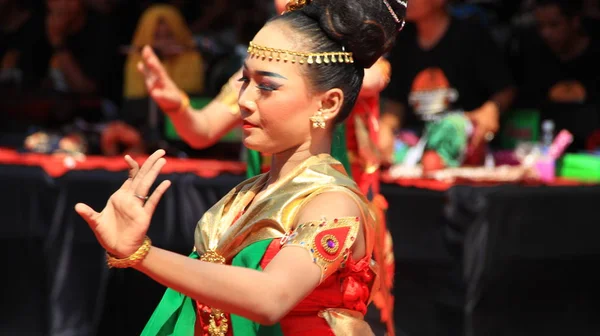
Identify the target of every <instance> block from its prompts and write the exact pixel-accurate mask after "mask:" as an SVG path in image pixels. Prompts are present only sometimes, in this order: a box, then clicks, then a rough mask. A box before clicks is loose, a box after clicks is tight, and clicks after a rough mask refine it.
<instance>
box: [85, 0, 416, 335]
mask: <svg viewBox="0 0 600 336" xmlns="http://www.w3.org/2000/svg"><path fill="white" fill-rule="evenodd" d="M405 10H406V7H405V3H404V2H403V1H388V0H381V1H373V0H356V1H352V2H348V1H346V0H314V1H312V2H310V3H309V4H306V5H304V6H302V4H297V3H296V4H294V6H290V12H288V13H286V14H284V15H282V16H279V17H277V18H275V19H274V20H272V21H270V22H269V23H268V24H267V25H265V27H263V29H261V31H260V32H259V33H258V34H257V35H256V37H255V38H254V40H253V42H252V43H251V45H250V47H249V56H248V58H247V59H246V62H245V65H244V69H243V76H242V81H243V86H242V89H241V92H240V95H239V106H240V108H241V110H240V112H241V116H242V119H243V125H244V126H243V128H244V138H243V142H244V144H245V145H246V146H247V147H248V148H250V149H253V150H258V151H260V152H261V153H265V154H271V155H272V162H271V170H270V171H269V172H268V173H266V174H262V175H259V176H257V177H254V178H251V179H249V180H247V181H245V182H243V183H241V184H240V185H238V186H237V187H236V188H234V189H233V190H232V191H231V192H230V193H229V194H228V195H226V196H225V197H224V198H223V199H221V200H220V201H219V202H218V203H217V204H216V205H215V206H214V207H213V208H211V209H210V210H209V211H208V212H207V213H206V214H205V215H204V216H203V217H202V219H201V220H200V222H199V224H198V227H197V230H196V243H195V251H194V253H192V255H191V258H186V257H184V256H180V255H177V254H174V253H171V252H168V251H165V250H162V249H159V248H156V247H152V246H151V241H150V239H149V238H147V237H146V236H145V235H146V232H147V229H148V226H149V223H150V219H151V216H152V213H153V211H154V209H155V207H156V205H157V203H158V201H159V200H160V197H161V196H162V194H163V193H164V192H165V191H166V190H167V188H168V187H169V182H168V181H164V182H162V183H161V184H159V186H158V187H157V189H156V190H155V191H154V192H153V193H152V194H151V195H150V196H146V195H148V193H149V191H150V187H151V186H152V184H153V183H154V181H155V179H156V177H157V175H158V174H159V173H160V170H161V168H162V167H163V166H164V164H165V160H164V158H162V156H163V155H164V151H162V150H161V151H157V152H156V153H154V154H153V155H151V156H150V158H149V159H148V160H147V161H146V162H145V163H144V165H143V166H142V167H141V168H139V167H138V165H137V164H136V163H135V162H134V161H133V160H131V158H129V157H126V160H127V162H128V163H129V165H130V166H131V172H130V178H129V179H128V180H127V181H126V182H125V183H124V184H123V186H122V187H121V188H120V189H119V190H118V191H117V192H115V193H114V194H113V195H112V196H111V198H110V199H109V201H108V203H107V205H106V207H105V208H104V210H103V211H102V212H101V213H97V212H95V211H94V210H92V209H91V208H89V207H88V206H86V205H84V204H78V205H77V206H76V210H77V212H78V213H79V214H80V215H81V216H82V217H83V218H84V219H85V220H86V221H87V222H88V223H89V225H90V227H91V228H92V230H93V231H94V233H95V235H96V237H97V238H98V241H99V242H100V244H101V245H102V246H103V247H104V248H105V249H106V250H107V253H108V255H107V257H108V263H109V265H110V266H112V267H133V268H135V269H137V270H139V271H141V272H143V273H145V274H147V275H148V276H150V277H152V278H153V279H155V280H156V281H158V282H160V283H162V284H164V285H165V286H167V287H169V288H170V289H168V290H167V293H166V294H165V297H164V298H163V300H162V301H161V303H160V304H159V307H158V308H157V310H156V311H155V313H154V314H153V316H152V318H151V319H150V321H149V323H148V325H147V326H146V328H145V330H144V332H143V335H172V334H175V335H191V334H195V335H236V334H237V335H368V334H370V333H371V331H370V328H369V326H368V324H366V323H365V322H364V320H363V316H364V314H365V312H366V307H367V304H368V303H369V301H370V300H371V296H372V294H373V292H374V287H373V286H375V285H376V284H377V283H378V281H377V279H376V265H374V264H373V263H372V257H373V245H374V241H375V234H374V229H375V227H374V225H375V224H374V221H375V218H374V214H373V212H372V211H371V209H370V207H369V205H368V201H367V200H366V199H365V198H364V196H362V193H361V192H360V191H359V190H358V188H357V187H356V184H355V183H354V182H353V181H352V180H351V179H350V178H349V177H348V176H347V175H346V174H345V170H344V169H343V168H342V167H341V164H340V163H339V162H338V161H336V160H335V159H333V158H332V157H331V156H330V155H329V152H330V148H331V135H332V132H333V128H334V127H335V124H336V123H338V122H342V121H343V120H344V119H345V118H346V117H347V116H348V115H349V114H350V112H351V109H352V107H353V106H354V103H355V101H356V98H357V96H358V93H359V91H360V87H361V84H362V79H363V75H364V70H363V69H364V68H367V67H370V66H371V65H372V64H374V63H375V62H376V61H377V59H378V58H379V57H380V56H381V55H382V54H383V53H385V52H386V51H387V50H388V49H389V47H390V46H391V44H392V43H393V41H394V38H395V36H396V34H397V32H398V31H399V29H400V28H401V26H402V20H403V18H404V14H405ZM195 259H199V260H195ZM180 293H181V294H180Z"/></svg>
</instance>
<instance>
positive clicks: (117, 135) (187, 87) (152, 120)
mask: <svg viewBox="0 0 600 336" xmlns="http://www.w3.org/2000/svg"><path fill="white" fill-rule="evenodd" d="M145 46H151V47H152V49H153V50H154V52H155V53H156V55H157V56H158V57H159V59H160V61H161V63H162V65H163V67H164V71H166V73H167V74H168V76H169V77H170V78H171V79H172V80H173V82H174V83H175V85H177V87H178V88H179V90H182V91H183V92H185V93H186V94H188V95H200V94H201V93H202V91H203V87H204V69H203V60H202V55H200V53H199V52H198V51H197V50H196V49H195V44H194V40H193V38H192V32H191V31H190V29H189V27H188V26H187V24H186V22H185V19H184V17H183V16H182V15H181V12H180V11H179V10H178V9H177V8H176V7H174V6H172V5H153V6H151V7H149V8H148V9H147V10H146V11H144V13H143V14H142V17H141V18H140V20H139V22H138V26H137V29H136V31H135V34H134V36H133V41H132V43H131V51H130V53H129V55H128V57H127V61H126V63H125V78H124V88H123V98H124V101H123V109H122V113H121V114H122V117H123V119H124V121H125V122H126V123H127V124H126V123H123V122H120V121H117V122H113V123H111V124H110V125H109V126H108V127H107V128H106V130H105V131H104V132H103V136H102V151H103V153H104V154H106V155H115V154H117V153H118V152H119V150H118V149H119V146H121V147H124V148H125V150H126V151H127V152H129V153H135V152H139V151H142V150H143V146H142V143H141V142H142V135H141V134H139V132H138V130H143V131H144V132H143V133H144V136H145V138H146V141H145V142H146V143H147V144H148V145H150V146H153V145H154V144H153V142H155V141H158V140H157V139H158V138H160V127H161V125H163V122H162V120H161V119H163V115H162V113H160V112H157V111H156V109H155V108H153V107H155V105H153V104H151V105H150V104H149V103H150V100H149V99H148V98H149V93H148V89H147V87H146V83H145V79H144V76H143V75H142V74H141V73H140V71H139V70H140V68H138V67H139V66H140V63H141V61H142V49H143V48H144V47H145ZM149 106H152V108H149ZM166 112H170V111H166ZM146 131H148V132H146Z"/></svg>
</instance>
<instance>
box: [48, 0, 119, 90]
mask: <svg viewBox="0 0 600 336" xmlns="http://www.w3.org/2000/svg"><path fill="white" fill-rule="evenodd" d="M47 5H48V14H47V17H46V34H47V37H48V41H49V43H50V45H51V46H52V49H53V51H54V52H53V57H52V59H51V62H50V68H51V75H52V79H53V82H54V87H55V88H56V89H58V90H59V91H66V92H71V93H78V94H94V95H97V96H100V97H102V98H109V99H111V100H113V101H118V100H119V98H120V93H121V92H120V91H121V90H120V84H119V83H120V78H118V77H119V76H117V74H121V73H122V72H121V71H120V70H121V69H120V68H119V67H118V66H117V64H118V63H117V61H118V55H117V43H118V40H117V34H116V30H115V28H116V27H115V25H114V24H111V21H110V19H109V18H108V17H105V16H104V15H102V14H100V13H97V12H95V11H91V10H87V9H86V8H85V6H84V4H83V2H82V0H47Z"/></svg>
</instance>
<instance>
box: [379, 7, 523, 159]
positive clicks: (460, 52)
mask: <svg viewBox="0 0 600 336" xmlns="http://www.w3.org/2000/svg"><path fill="white" fill-rule="evenodd" d="M407 20H408V21H409V24H407V27H406V28H405V32H404V33H403V34H400V35H399V37H398V39H397V41H396V45H395V47H394V49H392V51H391V53H390V62H391V64H392V69H393V71H392V78H391V82H390V85H389V86H388V87H387V89H386V90H385V91H384V97H385V98H387V100H386V102H385V104H384V110H383V113H382V118H381V125H382V131H381V138H380V145H381V146H383V147H384V148H386V149H387V153H386V155H391V153H392V150H393V140H392V136H391V134H392V131H391V130H393V129H400V128H412V129H416V130H418V131H420V130H421V128H422V127H423V121H424V120H435V119H436V118H439V117H440V116H442V115H443V114H444V113H447V112H451V111H456V110H463V111H465V112H466V114H467V115H468V117H469V118H470V119H471V120H472V121H473V122H474V124H475V125H476V126H475V131H474V134H473V136H472V137H471V145H472V147H473V148H476V147H481V146H480V145H481V144H482V143H484V141H485V138H486V137H487V138H488V139H489V138H491V137H492V136H493V134H495V133H496V132H497V130H498V128H499V118H500V114H501V113H502V112H503V111H505V110H506V109H507V108H508V107H509V106H510V105H511V103H512V100H513V97H514V88H513V86H512V79H511V77H510V75H509V73H510V71H509V70H508V67H507V66H506V64H505V62H504V58H503V56H502V54H501V53H500V52H499V48H498V47H497V45H496V44H495V42H494V40H493V39H492V38H491V36H490V34H489V33H488V31H487V30H486V29H485V28H483V27H481V26H480V25H479V24H476V23H475V22H471V21H469V20H459V19H456V18H452V17H451V15H450V13H449V10H448V4H447V0H420V1H412V2H409V6H408V12H407ZM479 159H481V158H480V157H479Z"/></svg>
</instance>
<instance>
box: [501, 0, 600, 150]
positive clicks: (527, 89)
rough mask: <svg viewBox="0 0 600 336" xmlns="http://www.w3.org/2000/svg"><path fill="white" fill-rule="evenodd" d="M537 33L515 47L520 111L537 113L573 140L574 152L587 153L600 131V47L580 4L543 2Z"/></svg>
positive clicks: (569, 0)
mask: <svg viewBox="0 0 600 336" xmlns="http://www.w3.org/2000/svg"><path fill="white" fill-rule="evenodd" d="M534 14H535V23H536V27H535V28H536V29H528V30H525V31H523V32H521V34H520V35H519V36H518V37H517V38H516V39H515V41H514V42H513V43H512V50H511V51H512V56H513V59H512V60H513V71H514V74H515V78H516V79H517V81H518V83H519V92H520V93H519V97H518V100H517V104H518V106H519V107H525V108H537V109H539V110H540V111H541V115H542V118H543V119H552V120H554V123H555V124H556V126H557V128H559V129H562V128H566V129H568V130H569V131H571V133H573V135H574V138H575V139H574V143H573V144H572V146H571V148H570V149H571V150H576V149H583V148H584V147H585V141H586V138H587V136H589V134H591V133H592V132H593V131H594V130H595V129H597V128H600V115H599V112H598V102H599V96H600V91H599V89H600V85H599V84H600V71H599V70H598V69H599V68H598V66H597V63H598V60H599V59H600V45H599V44H598V42H597V41H595V40H594V39H593V38H592V37H590V36H589V34H588V32H587V31H586V30H585V29H584V26H583V25H582V21H581V18H582V16H581V1H575V0H538V1H537V3H536V6H535V10H534Z"/></svg>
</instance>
